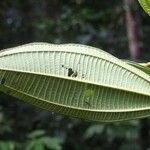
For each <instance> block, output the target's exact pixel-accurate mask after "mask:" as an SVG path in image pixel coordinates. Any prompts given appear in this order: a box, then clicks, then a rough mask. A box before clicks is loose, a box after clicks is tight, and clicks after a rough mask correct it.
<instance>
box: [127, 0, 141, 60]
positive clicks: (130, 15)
mask: <svg viewBox="0 0 150 150" xmlns="http://www.w3.org/2000/svg"><path fill="white" fill-rule="evenodd" d="M124 6H125V17H126V28H127V35H128V43H129V50H130V56H131V58H133V59H138V58H139V57H140V42H139V30H138V29H139V27H138V17H139V16H138V13H137V10H135V8H136V7H135V6H136V2H135V0H124Z"/></svg>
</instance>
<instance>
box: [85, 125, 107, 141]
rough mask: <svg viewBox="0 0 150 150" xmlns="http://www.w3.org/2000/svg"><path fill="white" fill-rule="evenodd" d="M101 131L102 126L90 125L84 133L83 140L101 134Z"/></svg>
mask: <svg viewBox="0 0 150 150" xmlns="http://www.w3.org/2000/svg"><path fill="white" fill-rule="evenodd" d="M103 129H104V126H103V125H92V126H90V127H89V128H88V129H87V130H86V131H85V134H84V138H85V139H88V138H91V137H92V136H94V135H95V134H101V133H102V132H103Z"/></svg>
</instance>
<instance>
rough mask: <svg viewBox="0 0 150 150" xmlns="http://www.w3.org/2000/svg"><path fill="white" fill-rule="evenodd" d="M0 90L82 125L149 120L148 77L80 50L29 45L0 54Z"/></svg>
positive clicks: (108, 58) (88, 49)
mask: <svg viewBox="0 0 150 150" xmlns="http://www.w3.org/2000/svg"><path fill="white" fill-rule="evenodd" d="M0 90H1V91H3V92H5V93H7V94H9V95H12V96H14V97H17V98H19V99H21V100H23V101H24V102H27V103H30V104H33V105H35V106H38V107H41V108H44V109H47V110H50V111H54V112H56V113H60V114H64V115H68V116H72V117H78V118H83V119H87V120H93V121H121V120H128V119H134V118H141V117H147V116H150V76H149V75H148V74H147V73H145V72H143V71H141V70H140V69H137V68H135V67H132V66H130V65H128V64H126V63H125V62H123V61H121V60H119V59H117V58H115V57H114V56H112V55H110V54H108V53H106V52H104V51H102V50H100V49H96V48H93V47H89V46H84V45H76V44H64V45H52V44H46V43H31V44H27V45H23V46H19V47H16V48H12V49H7V50H4V51H1V52H0Z"/></svg>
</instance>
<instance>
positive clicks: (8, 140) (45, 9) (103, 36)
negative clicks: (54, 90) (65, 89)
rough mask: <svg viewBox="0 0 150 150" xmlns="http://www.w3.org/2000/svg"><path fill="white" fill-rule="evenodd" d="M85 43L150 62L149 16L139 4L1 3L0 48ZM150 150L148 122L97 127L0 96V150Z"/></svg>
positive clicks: (92, 0)
mask: <svg viewBox="0 0 150 150" xmlns="http://www.w3.org/2000/svg"><path fill="white" fill-rule="evenodd" d="M38 41H39V42H49V43H56V44H61V43H81V44H86V45H91V46H94V47H98V48H101V49H103V50H105V51H107V52H109V53H111V54H113V55H114V56H116V57H118V58H121V59H133V60H134V61H138V62H146V61H150V48H149V47H150V17H149V16H148V15H147V14H146V13H145V12H144V11H143V9H142V8H141V7H140V5H139V4H138V1H137V0H108V1H107V0H41V1H40V0H25V1H21V0H13V1H12V0H1V1H0V49H4V48H9V47H13V46H17V45H21V44H25V43H30V42H38ZM61 149H62V150H112V149H113V150H150V119H149V118H145V119H139V120H132V121H126V122H116V123H98V122H88V121H85V120H80V119H75V118H69V117H67V116H61V115H59V114H55V113H53V112H48V111H45V110H42V109H39V108H36V107H34V106H31V105H28V104H25V103H23V102H21V101H19V100H17V99H15V98H13V97H10V96H8V95H5V94H3V93H0V150H61Z"/></svg>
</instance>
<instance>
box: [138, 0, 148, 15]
mask: <svg viewBox="0 0 150 150" xmlns="http://www.w3.org/2000/svg"><path fill="white" fill-rule="evenodd" d="M138 1H139V3H140V5H141V6H142V8H143V9H144V10H145V12H146V13H147V14H148V15H150V0H138Z"/></svg>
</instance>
